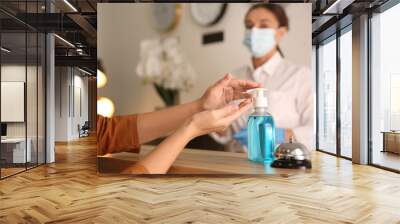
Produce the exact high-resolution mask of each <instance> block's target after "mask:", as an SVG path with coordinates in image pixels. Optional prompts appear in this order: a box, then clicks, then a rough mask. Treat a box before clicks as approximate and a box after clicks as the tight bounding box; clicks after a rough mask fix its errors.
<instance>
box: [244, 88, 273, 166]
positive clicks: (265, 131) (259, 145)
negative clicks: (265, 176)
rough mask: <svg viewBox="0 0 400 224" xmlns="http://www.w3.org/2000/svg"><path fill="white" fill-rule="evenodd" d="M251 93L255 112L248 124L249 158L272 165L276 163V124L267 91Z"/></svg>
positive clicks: (258, 89) (262, 89)
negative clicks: (270, 111) (269, 111)
mask: <svg viewBox="0 0 400 224" xmlns="http://www.w3.org/2000/svg"><path fill="white" fill-rule="evenodd" d="M250 93H251V94H252V95H253V102H254V112H253V113H252V114H251V115H250V116H249V119H248V123H247V130H248V151H247V156H248V158H249V160H251V161H254V162H259V163H264V164H270V163H272V162H273V161H274V149H275V123H274V119H273V117H272V115H271V114H269V113H268V99H267V90H266V89H264V88H257V89H253V90H251V91H250Z"/></svg>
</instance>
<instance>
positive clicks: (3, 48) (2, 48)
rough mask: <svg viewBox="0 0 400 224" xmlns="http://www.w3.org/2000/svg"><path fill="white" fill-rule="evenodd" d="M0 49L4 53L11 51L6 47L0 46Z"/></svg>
mask: <svg viewBox="0 0 400 224" xmlns="http://www.w3.org/2000/svg"><path fill="white" fill-rule="evenodd" d="M0 49H1V51H4V52H6V53H10V52H11V50H9V49H7V48H5V47H1V48H0Z"/></svg>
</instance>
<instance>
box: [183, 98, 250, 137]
mask: <svg viewBox="0 0 400 224" xmlns="http://www.w3.org/2000/svg"><path fill="white" fill-rule="evenodd" d="M251 106H252V101H251V99H246V100H244V101H243V102H242V103H240V105H226V106H224V107H222V108H220V109H215V110H206V111H202V112H199V113H197V114H195V115H193V116H192V118H191V119H189V120H188V121H187V122H186V124H185V125H184V127H185V129H186V131H188V132H189V134H190V136H191V138H194V137H197V136H200V135H204V134H208V133H211V132H215V131H222V130H225V129H226V128H227V127H229V125H230V124H231V123H232V122H233V121H234V120H236V119H237V118H238V117H240V116H241V115H242V114H244V113H245V112H247V110H249V109H250V107H251Z"/></svg>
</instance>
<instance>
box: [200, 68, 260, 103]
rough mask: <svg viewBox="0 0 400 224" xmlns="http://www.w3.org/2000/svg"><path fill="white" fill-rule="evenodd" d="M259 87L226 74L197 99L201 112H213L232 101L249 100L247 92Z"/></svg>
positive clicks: (257, 84) (256, 84) (254, 83)
mask: <svg viewBox="0 0 400 224" xmlns="http://www.w3.org/2000/svg"><path fill="white" fill-rule="evenodd" d="M258 87H260V84H259V83H256V82H252V81H248V80H240V79H235V78H233V77H232V75H230V74H227V75H225V76H224V77H223V78H222V79H220V80H218V81H217V82H216V83H214V84H213V85H212V86H210V87H208V89H207V90H206V92H205V93H204V95H203V96H202V97H201V98H200V99H199V102H200V105H201V107H202V109H203V110H214V109H218V108H221V107H223V106H225V105H227V104H228V103H229V102H231V101H232V100H238V99H245V98H250V97H251V95H250V94H248V93H246V91H247V90H249V89H253V88H258Z"/></svg>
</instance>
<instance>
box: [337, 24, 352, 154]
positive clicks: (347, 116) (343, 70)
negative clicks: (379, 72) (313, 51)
mask: <svg viewBox="0 0 400 224" xmlns="http://www.w3.org/2000/svg"><path fill="white" fill-rule="evenodd" d="M351 34H352V33H351V30H350V31H349V32H347V33H345V34H343V35H342V36H340V123H341V124H340V127H341V129H340V131H341V132H340V135H341V137H340V144H341V146H340V153H341V155H343V156H346V157H349V158H351V156H352V149H351V141H352V138H351V136H352V125H351V124H352V74H353V73H352V35H351Z"/></svg>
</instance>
